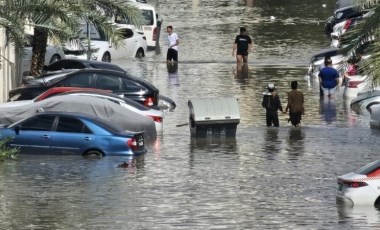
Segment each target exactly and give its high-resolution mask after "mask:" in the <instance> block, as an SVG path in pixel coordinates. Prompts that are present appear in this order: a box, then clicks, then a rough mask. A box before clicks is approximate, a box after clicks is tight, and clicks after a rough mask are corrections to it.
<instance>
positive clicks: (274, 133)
mask: <svg viewBox="0 0 380 230" xmlns="http://www.w3.org/2000/svg"><path fill="white" fill-rule="evenodd" d="M263 143H264V145H263V151H264V153H265V154H266V157H267V158H268V159H270V160H273V159H274V158H275V157H276V155H277V154H278V153H280V152H281V148H282V141H281V139H279V128H275V127H267V128H266V132H265V136H264V142H263Z"/></svg>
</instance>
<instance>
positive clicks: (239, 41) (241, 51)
mask: <svg viewBox="0 0 380 230" xmlns="http://www.w3.org/2000/svg"><path fill="white" fill-rule="evenodd" d="M251 48H252V40H251V37H249V36H248V35H247V31H246V29H245V28H244V27H240V34H239V35H238V36H236V38H235V42H234V45H233V48H232V56H233V57H234V56H235V51H236V61H237V62H238V63H240V62H242V61H243V62H244V63H247V62H248V52H250V51H251Z"/></svg>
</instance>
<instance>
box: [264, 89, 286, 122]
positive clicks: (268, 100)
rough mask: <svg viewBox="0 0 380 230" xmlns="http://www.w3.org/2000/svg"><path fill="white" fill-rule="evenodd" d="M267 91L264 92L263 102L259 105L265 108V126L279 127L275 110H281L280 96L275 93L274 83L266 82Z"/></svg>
mask: <svg viewBox="0 0 380 230" xmlns="http://www.w3.org/2000/svg"><path fill="white" fill-rule="evenodd" d="M267 89H268V93H265V94H264V97H263V102H262V103H261V105H262V106H263V107H264V108H265V109H266V122H267V126H272V124H273V126H274V127H279V126H280V122H279V120H278V114H277V111H278V110H280V111H281V112H283V110H282V106H281V102H280V97H279V96H278V95H277V93H276V91H275V89H276V87H275V85H274V84H268V86H267Z"/></svg>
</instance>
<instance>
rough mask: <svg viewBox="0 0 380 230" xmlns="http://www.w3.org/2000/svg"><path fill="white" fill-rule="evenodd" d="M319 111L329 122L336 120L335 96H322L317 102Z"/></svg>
mask: <svg viewBox="0 0 380 230" xmlns="http://www.w3.org/2000/svg"><path fill="white" fill-rule="evenodd" d="M319 111H320V112H319V113H320V114H321V115H322V116H321V118H322V119H323V120H324V121H325V122H326V123H327V124H331V123H333V122H334V121H336V114H337V113H336V101H335V98H322V99H321V100H320V102H319Z"/></svg>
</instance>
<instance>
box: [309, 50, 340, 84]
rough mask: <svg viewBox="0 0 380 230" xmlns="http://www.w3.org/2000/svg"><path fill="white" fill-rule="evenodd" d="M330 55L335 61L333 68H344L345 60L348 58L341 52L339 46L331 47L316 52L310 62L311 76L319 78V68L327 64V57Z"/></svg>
mask: <svg viewBox="0 0 380 230" xmlns="http://www.w3.org/2000/svg"><path fill="white" fill-rule="evenodd" d="M326 56H328V57H330V58H331V60H332V62H333V68H335V69H337V70H338V71H339V70H340V69H342V68H343V62H344V61H345V60H346V57H345V56H344V55H341V54H339V52H338V48H336V47H330V48H328V49H324V50H321V51H320V52H317V53H315V54H314V55H313V56H312V57H311V58H310V62H309V70H308V74H307V75H309V76H310V77H316V78H318V74H319V70H320V69H322V68H323V67H324V66H325V63H324V61H325V57H326Z"/></svg>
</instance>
